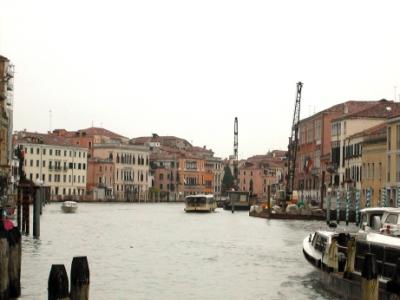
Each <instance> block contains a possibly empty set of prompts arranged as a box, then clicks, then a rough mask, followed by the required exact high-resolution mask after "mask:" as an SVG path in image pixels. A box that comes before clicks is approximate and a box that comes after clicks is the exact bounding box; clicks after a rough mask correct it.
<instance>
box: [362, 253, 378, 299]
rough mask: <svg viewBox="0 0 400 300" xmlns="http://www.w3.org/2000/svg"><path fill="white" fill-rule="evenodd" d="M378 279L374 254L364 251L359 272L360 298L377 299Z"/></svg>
mask: <svg viewBox="0 0 400 300" xmlns="http://www.w3.org/2000/svg"><path fill="white" fill-rule="evenodd" d="M378 297H379V279H378V267H377V264H376V259H375V254H373V253H366V254H365V259H364V265H363V268H362V272H361V299H362V300H378Z"/></svg>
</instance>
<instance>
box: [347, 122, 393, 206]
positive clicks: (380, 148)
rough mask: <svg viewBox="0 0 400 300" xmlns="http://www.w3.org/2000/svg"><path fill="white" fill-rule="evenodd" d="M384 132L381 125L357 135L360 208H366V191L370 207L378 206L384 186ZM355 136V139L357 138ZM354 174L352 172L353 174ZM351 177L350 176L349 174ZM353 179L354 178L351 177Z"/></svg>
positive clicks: (384, 125)
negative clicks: (368, 194) (359, 162)
mask: <svg viewBox="0 0 400 300" xmlns="http://www.w3.org/2000/svg"><path fill="white" fill-rule="evenodd" d="M386 132H387V125H386V123H382V124H380V125H377V126H374V127H372V128H370V129H367V130H364V131H363V132H361V133H359V134H358V135H357V136H358V138H362V141H361V145H360V150H361V152H362V154H361V162H362V166H361V170H362V171H361V176H360V177H361V178H360V179H361V190H362V193H361V199H360V200H361V207H365V206H366V195H367V189H369V193H370V197H371V198H370V206H371V207H374V206H379V205H380V200H381V191H382V189H383V188H384V186H385V184H386V174H387V173H386V157H387V151H386V145H387V140H386ZM357 136H355V138H357ZM353 174H354V172H353ZM350 175H351V174H350ZM353 178H354V177H353Z"/></svg>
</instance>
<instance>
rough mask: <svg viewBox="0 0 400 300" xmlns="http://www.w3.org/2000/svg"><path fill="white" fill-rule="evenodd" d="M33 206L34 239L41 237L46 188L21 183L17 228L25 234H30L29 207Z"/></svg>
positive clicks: (30, 183) (29, 183) (27, 182)
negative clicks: (41, 218) (41, 217)
mask: <svg viewBox="0 0 400 300" xmlns="http://www.w3.org/2000/svg"><path fill="white" fill-rule="evenodd" d="M31 203H32V204H33V226H32V227H33V237H35V238H39V237H40V215H41V214H42V210H43V206H44V205H45V203H46V188H45V187H41V186H35V185H34V184H33V183H32V182H29V181H26V182H24V183H20V185H19V187H18V200H17V226H18V228H19V229H20V231H21V232H22V233H24V234H29V232H30V213H29V205H30V204H31Z"/></svg>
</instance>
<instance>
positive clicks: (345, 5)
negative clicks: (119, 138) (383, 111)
mask: <svg viewBox="0 0 400 300" xmlns="http://www.w3.org/2000/svg"><path fill="white" fill-rule="evenodd" d="M399 8H400V3H398V1H381V2H378V1H335V2H324V1H307V0H306V1H294V0H293V1H289V0H282V1H218V0H214V1H89V0H87V1H76V0H73V1H50V0H38V1H2V0H0V55H3V56H6V57H7V58H9V59H10V60H11V61H12V63H14V64H15V68H16V74H15V81H14V87H15V92H14V103H15V105H14V111H15V112H14V129H15V130H23V129H24V128H26V129H27V130H32V131H39V132H46V131H48V130H49V129H55V128H66V129H67V130H77V129H82V128H87V127H90V126H91V125H92V124H93V125H94V126H96V127H101V126H102V127H104V128H106V129H109V130H111V131H114V132H116V133H119V134H121V135H124V136H127V137H130V138H133V137H138V136H148V135H151V134H152V133H157V134H159V135H174V136H178V137H181V138H184V139H186V140H188V141H189V142H192V143H193V144H194V145H196V146H204V145H206V146H207V148H211V149H212V150H213V151H214V152H215V155H216V156H219V157H222V158H224V157H227V156H228V155H230V154H232V152H233V122H234V118H235V117H236V116H237V117H238V119H239V158H246V157H249V156H251V155H256V154H264V153H266V152H267V151H268V150H273V149H281V150H285V149H286V148H287V142H288V137H289V136H290V128H291V125H292V124H291V122H292V117H293V110H294V102H295V95H296V83H297V82H298V81H302V82H303V83H304V86H303V94H302V103H301V116H302V118H303V117H307V116H309V115H310V114H312V113H314V112H318V111H320V110H322V109H325V108H328V107H329V106H332V105H334V104H337V103H340V102H344V101H347V100H380V99H382V98H386V99H391V100H393V99H395V100H397V101H398V100H399V98H400V97H399V95H398V93H400V60H399V54H398V53H400V43H399V37H400V26H399V25H398V17H397V15H398V11H399ZM50 110H51V112H52V113H51V115H52V117H51V122H50V113H49V111H50ZM50 123H51V124H50ZM50 127H51V128H50Z"/></svg>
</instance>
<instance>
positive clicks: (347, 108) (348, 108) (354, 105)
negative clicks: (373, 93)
mask: <svg viewBox="0 0 400 300" xmlns="http://www.w3.org/2000/svg"><path fill="white" fill-rule="evenodd" d="M377 103H379V101H376V100H348V101H346V102H342V103H339V104H335V105H333V106H331V107H329V108H326V109H324V110H322V111H320V112H318V113H315V114H314V115H312V116H310V117H307V118H304V119H301V120H300V123H302V122H305V121H308V120H310V119H313V118H315V117H317V116H318V115H321V114H324V113H342V114H347V115H348V114H351V113H355V112H358V111H360V110H363V109H366V108H368V107H371V106H373V105H376V104H377Z"/></svg>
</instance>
